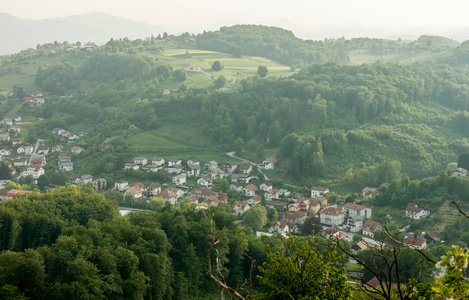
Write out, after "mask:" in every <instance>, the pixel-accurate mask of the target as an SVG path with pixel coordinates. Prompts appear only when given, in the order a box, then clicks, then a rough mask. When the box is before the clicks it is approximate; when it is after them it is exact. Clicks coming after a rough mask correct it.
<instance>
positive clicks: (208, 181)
mask: <svg viewBox="0 0 469 300" xmlns="http://www.w3.org/2000/svg"><path fill="white" fill-rule="evenodd" d="M197 184H198V185H200V186H205V187H210V186H212V177H210V176H209V175H206V176H204V177H201V178H199V179H198V180H197Z"/></svg>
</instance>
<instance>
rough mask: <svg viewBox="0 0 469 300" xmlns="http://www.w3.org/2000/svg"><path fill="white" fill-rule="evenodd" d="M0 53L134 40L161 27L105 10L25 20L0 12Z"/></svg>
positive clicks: (160, 30) (159, 30) (155, 32)
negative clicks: (40, 46)
mask: <svg viewBox="0 0 469 300" xmlns="http://www.w3.org/2000/svg"><path fill="white" fill-rule="evenodd" d="M0 28H2V30H0V40H1V41H2V45H1V46H0V55H5V54H13V53H16V52H19V51H21V50H25V49H28V48H35V47H36V45H37V44H44V43H50V42H54V41H59V42H63V41H68V42H70V43H72V42H73V43H74V42H77V41H80V42H82V43H86V42H94V43H96V44H103V43H105V42H107V41H109V40H110V39H111V38H114V39H119V38H124V37H128V38H129V39H137V38H144V37H149V36H151V35H152V34H154V35H158V34H159V33H161V34H162V33H163V32H164V31H166V29H165V28H164V27H160V26H152V25H148V24H145V23H141V22H137V21H134V20H130V19H125V18H120V17H114V16H111V15H108V14H104V13H89V14H84V15H74V16H68V17H65V18H58V19H45V20H27V19H20V18H17V17H14V16H11V15H9V14H5V13H0Z"/></svg>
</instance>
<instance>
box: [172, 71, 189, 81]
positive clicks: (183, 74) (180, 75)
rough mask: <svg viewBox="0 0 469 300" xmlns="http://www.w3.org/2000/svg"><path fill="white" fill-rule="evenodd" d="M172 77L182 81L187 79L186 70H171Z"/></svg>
mask: <svg viewBox="0 0 469 300" xmlns="http://www.w3.org/2000/svg"><path fill="white" fill-rule="evenodd" d="M173 77H174V79H176V80H177V81H184V80H186V79H187V75H186V71H184V70H176V71H174V72H173Z"/></svg>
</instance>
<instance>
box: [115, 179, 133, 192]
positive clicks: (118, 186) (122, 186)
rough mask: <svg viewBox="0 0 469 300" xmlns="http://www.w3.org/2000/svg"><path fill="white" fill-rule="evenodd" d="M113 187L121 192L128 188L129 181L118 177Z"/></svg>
mask: <svg viewBox="0 0 469 300" xmlns="http://www.w3.org/2000/svg"><path fill="white" fill-rule="evenodd" d="M114 188H115V189H116V190H118V191H121V192H123V191H125V190H126V189H128V188H129V183H128V182H127V181H126V180H124V179H120V180H118V181H116V182H115V183H114Z"/></svg>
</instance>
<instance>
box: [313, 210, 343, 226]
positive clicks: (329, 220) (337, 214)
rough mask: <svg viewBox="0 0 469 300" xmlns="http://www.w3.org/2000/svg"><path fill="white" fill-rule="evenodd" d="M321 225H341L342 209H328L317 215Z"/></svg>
mask: <svg viewBox="0 0 469 300" xmlns="http://www.w3.org/2000/svg"><path fill="white" fill-rule="evenodd" d="M319 216H320V218H321V223H322V224H324V225H329V226H333V225H341V224H343V223H344V220H345V213H344V210H343V209H342V207H328V208H326V209H324V210H322V211H321V212H320V213H319Z"/></svg>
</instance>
